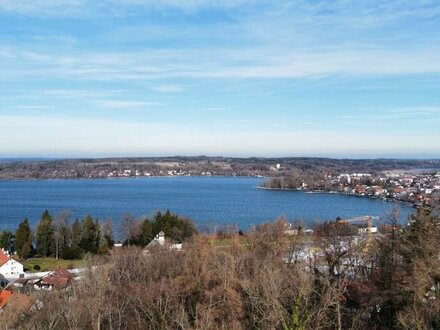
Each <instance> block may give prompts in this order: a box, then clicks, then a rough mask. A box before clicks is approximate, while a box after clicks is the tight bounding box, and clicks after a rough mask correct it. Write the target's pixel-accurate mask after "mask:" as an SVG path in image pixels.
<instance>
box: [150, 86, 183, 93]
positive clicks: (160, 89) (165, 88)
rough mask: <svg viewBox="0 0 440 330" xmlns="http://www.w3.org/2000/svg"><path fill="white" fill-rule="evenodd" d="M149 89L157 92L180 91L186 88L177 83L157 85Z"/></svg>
mask: <svg viewBox="0 0 440 330" xmlns="http://www.w3.org/2000/svg"><path fill="white" fill-rule="evenodd" d="M151 90H153V91H155V92H159V93H180V92H183V91H185V90H186V88H185V87H183V86H179V85H157V86H153V87H151Z"/></svg>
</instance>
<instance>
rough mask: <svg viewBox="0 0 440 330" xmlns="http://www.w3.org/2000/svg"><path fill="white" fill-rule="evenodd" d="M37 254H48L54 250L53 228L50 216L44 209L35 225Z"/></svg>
mask: <svg viewBox="0 0 440 330" xmlns="http://www.w3.org/2000/svg"><path fill="white" fill-rule="evenodd" d="M35 236H36V245H37V254H38V255H41V256H46V257H47V256H50V255H52V254H53V253H54V252H55V251H54V242H55V240H54V228H53V223H52V216H51V215H50V214H49V212H48V211H47V210H46V211H45V212H44V213H43V215H42V217H41V220H40V222H39V223H38V226H37V232H36V235H35Z"/></svg>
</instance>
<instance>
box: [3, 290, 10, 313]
mask: <svg viewBox="0 0 440 330" xmlns="http://www.w3.org/2000/svg"><path fill="white" fill-rule="evenodd" d="M11 297H12V291H9V290H2V291H0V309H2V308H3V307H5V305H6V304H7V303H8V301H9V299H10V298H11Z"/></svg>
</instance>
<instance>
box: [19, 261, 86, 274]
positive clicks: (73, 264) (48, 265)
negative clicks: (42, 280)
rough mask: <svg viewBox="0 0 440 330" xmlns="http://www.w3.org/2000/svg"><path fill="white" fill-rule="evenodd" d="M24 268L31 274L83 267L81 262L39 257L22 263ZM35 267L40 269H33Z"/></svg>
mask: <svg viewBox="0 0 440 330" xmlns="http://www.w3.org/2000/svg"><path fill="white" fill-rule="evenodd" d="M23 265H24V268H25V269H26V270H27V271H29V272H32V273H35V272H45V271H49V270H54V269H57V268H66V269H72V268H81V267H84V261H83V260H64V259H58V260H56V259H55V258H53V257H41V258H32V259H28V260H26V261H24V262H23ZM35 265H38V266H40V269H35V268H34V267H35Z"/></svg>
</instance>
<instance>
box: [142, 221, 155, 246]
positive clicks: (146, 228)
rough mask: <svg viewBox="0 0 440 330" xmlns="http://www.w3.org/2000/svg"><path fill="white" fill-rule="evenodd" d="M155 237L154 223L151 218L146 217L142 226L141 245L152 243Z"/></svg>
mask: <svg viewBox="0 0 440 330" xmlns="http://www.w3.org/2000/svg"><path fill="white" fill-rule="evenodd" d="M153 238H154V234H153V225H152V224H151V222H150V220H148V219H145V220H144V222H142V226H141V237H140V243H141V245H144V246H145V245H147V244H148V243H150V242H151V240H152V239H153Z"/></svg>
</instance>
